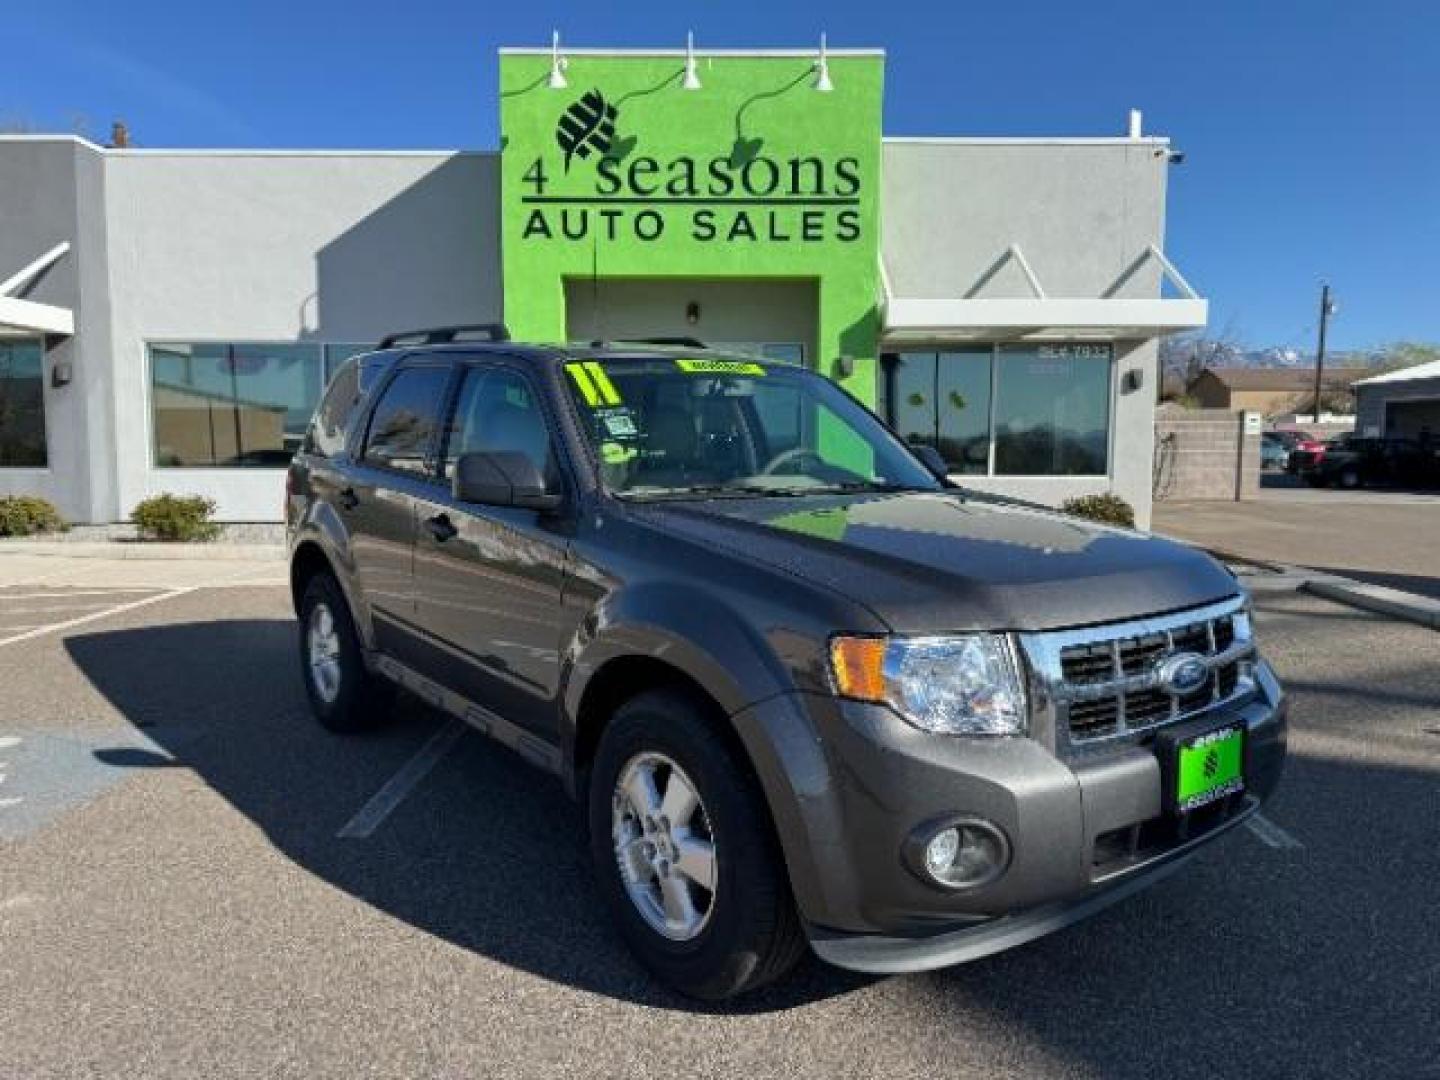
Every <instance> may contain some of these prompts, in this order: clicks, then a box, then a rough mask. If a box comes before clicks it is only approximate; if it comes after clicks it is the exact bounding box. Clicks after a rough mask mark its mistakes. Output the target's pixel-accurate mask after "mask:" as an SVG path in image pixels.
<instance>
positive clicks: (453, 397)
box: [377, 354, 579, 509]
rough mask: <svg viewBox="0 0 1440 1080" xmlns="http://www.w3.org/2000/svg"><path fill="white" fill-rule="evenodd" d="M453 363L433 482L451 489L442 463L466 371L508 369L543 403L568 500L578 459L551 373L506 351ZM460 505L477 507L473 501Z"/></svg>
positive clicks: (557, 471) (561, 492) (433, 464)
mask: <svg viewBox="0 0 1440 1080" xmlns="http://www.w3.org/2000/svg"><path fill="white" fill-rule="evenodd" d="M454 363H455V374H454V376H453V378H452V379H451V382H450V387H449V389H448V390H447V391H446V398H445V415H444V421H443V423H442V425H441V429H440V431H441V439H440V440H439V443H438V445H437V448H436V454H435V459H434V460H433V461H432V462H431V469H430V475H431V477H432V479H433V480H434V482H435V483H436V484H437V485H440V486H442V487H444V488H445V490H446V491H447V493H448V492H449V490H450V478H449V477H446V476H445V475H443V473H442V472H441V465H442V464H443V462H444V454H445V451H446V450H447V449H448V448H449V445H450V427H451V424H452V423H453V422H454V419H455V410H456V409H458V408H459V407H460V393H461V391H462V390H463V389H464V387H465V377H466V375H467V374H469V372H471V371H477V370H478V371H505V372H508V373H510V374H513V375H516V376H518V377H519V378H520V380H521V381H522V382H524V383H525V385H526V386H527V387H528V388H529V390H530V392H531V393H532V394H534V395H535V400H536V401H538V402H539V404H540V415H541V418H542V419H543V420H544V422H545V431H546V433H547V434H548V435H549V436H550V452H551V455H552V456H553V457H554V460H555V476H556V479H557V480H558V481H559V485H560V490H559V491H558V492H557V493H556V494H559V495H560V496H561V498H562V499H564V500H565V502H566V503H569V502H570V499H571V493H572V492H573V491H575V490H577V488H578V487H579V482H578V480H577V479H576V475H577V474H576V471H575V461H574V458H573V456H572V453H571V450H570V441H569V439H568V438H567V437H566V430H567V429H566V428H565V426H564V417H563V415H562V413H561V412H560V410H559V407H558V405H557V402H556V400H555V398H554V397H553V396H552V390H553V389H554V388H553V386H552V384H551V382H550V379H549V377H548V375H549V374H550V373H546V372H542V371H540V370H539V369H538V368H536V367H533V366H530V365H526V364H524V363H520V362H517V361H516V359H515V358H514V357H512V356H509V355H507V354H498V355H486V356H474V355H471V356H460V357H457V358H455V361H454ZM562 389H563V387H562ZM377 400H378V396H377ZM457 505H459V506H462V507H470V508H471V509H474V504H472V503H462V504H457ZM492 509H493V508H492Z"/></svg>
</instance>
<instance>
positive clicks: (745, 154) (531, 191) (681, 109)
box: [500, 54, 884, 402]
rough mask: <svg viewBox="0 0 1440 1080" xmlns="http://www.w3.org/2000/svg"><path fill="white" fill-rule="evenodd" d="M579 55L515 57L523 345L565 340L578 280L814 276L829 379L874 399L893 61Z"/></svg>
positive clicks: (515, 300) (513, 254) (512, 312)
mask: <svg viewBox="0 0 1440 1080" xmlns="http://www.w3.org/2000/svg"><path fill="white" fill-rule="evenodd" d="M829 65H830V73H831V78H832V80H833V82H834V90H833V91H831V92H828V93H822V92H819V91H817V90H815V89H814V82H815V74H814V61H813V58H810V57H803V56H792V57H778V56H774V57H761V56H718V57H714V58H709V57H702V58H701V59H700V61H699V69H698V74H699V77H700V80H701V83H702V87H701V89H698V90H685V89H682V85H681V84H682V80H683V77H684V70H685V60H684V58H683V57H677V56H666V57H655V56H591V55H584V54H581V55H575V56H573V57H571V59H570V62H569V67H568V69H567V71H566V77H567V79H568V82H569V86H568V88H566V89H552V88H550V86H549V85H548V76H549V73H550V59H549V57H548V56H545V55H535V54H503V55H502V56H501V63H500V103H501V104H500V110H501V115H500V120H501V136H502V139H501V146H502V154H501V203H502V213H501V219H502V249H503V264H504V276H505V319H506V322H507V323H508V324H509V326H510V329H511V331H512V333H513V334H514V335H515V336H516V337H517V338H520V339H524V340H534V341H561V340H564V338H565V336H566V318H565V282H566V280H567V279H578V280H589V279H590V278H591V277H592V276H593V277H598V278H600V279H619V278H630V279H634V278H663V279H677V278H678V279H685V278H689V279H699V280H712V279H720V278H725V279H748V280H757V281H760V280H765V279H770V280H797V279H798V280H812V281H815V282H816V283H817V285H818V290H817V291H818V297H819V299H818V303H819V310H818V311H817V312H816V313H815V316H816V318H815V322H816V325H817V327H818V332H817V336H818V340H817V341H814V342H811V343H809V345H810V353H809V355H810V357H811V360H812V363H813V366H815V367H816V368H817V369H818V370H819V371H821V372H823V373H824V374H827V375H832V376H834V375H837V374H838V370H837V358H839V357H841V356H847V357H851V358H853V360H854V367H853V373H852V374H851V375H849V376H848V377H847V378H845V379H844V380H843V382H844V384H845V385H846V387H847V389H849V390H850V391H851V392H852V393H854V394H856V396H858V397H860V398H861V399H862V400H864V401H867V402H873V401H874V398H875V389H876V378H875V363H876V339H877V331H878V313H877V306H876V305H877V300H878V296H879V281H878V275H879V243H880V236H879V227H880V222H879V194H880V192H879V188H880V145H881V101H882V95H883V83H884V61H883V58H882V57H881V56H879V55H873V56H868V55H867V56H838V57H832V58H831V59H830V60H829Z"/></svg>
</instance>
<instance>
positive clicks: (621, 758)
mask: <svg viewBox="0 0 1440 1080" xmlns="http://www.w3.org/2000/svg"><path fill="white" fill-rule="evenodd" d="M589 823H590V849H591V857H592V859H593V861H594V865H595V873H596V877H597V879H598V883H599V886H600V890H601V892H602V894H603V895H604V897H605V900H606V902H607V904H608V905H609V907H610V909H611V912H612V914H613V915H614V917H615V920H616V922H617V923H618V925H619V928H620V932H621V935H622V936H623V937H624V939H625V941H626V944H628V945H629V946H630V948H631V950H632V951H633V952H634V953H635V955H636V956H637V957H638V958H639V959H640V961H641V962H642V963H643V964H644V965H645V966H646V967H647V968H649V969H650V970H651V971H652V972H653V973H654V974H655V975H656V976H657V977H659V978H660V979H661V980H662V981H663V982H665V983H667V984H668V985H670V986H671V987H673V988H674V989H676V990H678V991H679V992H680V993H682V994H685V995H687V996H689V997H694V998H700V999H703V1000H707V1001H720V1000H724V999H726V998H731V997H735V996H736V995H738V994H742V993H745V992H746V991H749V990H753V989H755V988H757V987H759V986H762V985H764V984H765V983H768V982H771V981H773V980H775V979H778V978H779V977H781V976H782V975H784V974H785V973H786V972H788V971H789V970H790V968H792V967H793V966H794V965H795V963H796V961H798V960H799V958H800V956H801V955H802V954H803V952H804V950H805V937H804V934H803V932H802V930H801V928H800V921H799V916H798V915H797V913H796V910H795V902H794V900H793V898H792V897H791V895H790V889H789V884H788V882H787V881H786V878H785V873H784V864H783V861H782V859H781V857H780V852H779V850H778V846H777V844H776V841H775V837H774V834H773V830H772V828H771V826H770V821H769V816H768V812H767V809H766V804H765V799H764V796H763V794H762V793H761V791H760V789H759V786H758V785H757V784H756V782H755V780H754V779H753V777H752V776H751V775H750V773H749V771H748V770H747V769H746V768H745V766H744V763H743V762H742V761H741V760H739V755H738V753H737V752H736V750H735V749H733V748H732V747H731V746H730V745H729V744H728V742H727V741H726V740H725V739H724V737H723V736H722V735H721V733H720V732H719V731H717V730H716V729H715V727H714V726H713V725H712V724H711V722H710V721H709V719H708V718H707V717H706V715H705V713H704V711H703V710H702V709H701V708H700V707H699V706H698V704H697V703H696V702H695V701H694V700H693V699H692V698H691V697H689V696H688V695H686V694H683V693H680V692H677V691H673V690H656V691H648V692H646V693H643V694H640V695H639V696H637V697H635V698H633V699H631V700H630V701H628V702H626V703H625V704H624V705H622V706H621V707H620V709H619V710H618V711H617V712H616V714H615V716H614V718H613V719H612V720H611V722H610V724H609V725H608V727H607V728H606V730H605V733H604V735H603V736H602V738H601V741H600V746H599V748H598V750H597V752H596V757H595V764H594V768H593V769H592V770H591V780H590V794H589Z"/></svg>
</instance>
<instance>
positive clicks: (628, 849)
mask: <svg viewBox="0 0 1440 1080" xmlns="http://www.w3.org/2000/svg"><path fill="white" fill-rule="evenodd" d="M611 806H612V817H611V835H612V837H613V839H614V842H615V860H616V862H617V863H618V864H619V867H620V877H621V880H622V881H623V882H624V885H625V891H626V892H627V893H628V894H629V896H630V900H631V902H632V903H633V904H634V905H635V909H636V910H637V911H639V913H640V916H641V917H642V918H643V919H644V920H645V922H646V923H647V924H648V925H649V926H650V928H651V929H652V930H654V931H655V932H656V933H658V934H661V935H663V936H664V937H666V938H669V939H670V940H671V941H692V940H694V939H695V938H696V937H698V936H699V935H700V933H701V932H702V931H703V930H704V929H705V927H706V926H707V925H708V924H709V922H710V918H711V916H712V915H713V914H714V913H715V897H716V884H717V880H718V871H719V862H718V859H717V856H716V851H715V840H714V836H713V834H712V833H711V831H710V819H709V817H708V816H707V815H706V813H705V806H704V804H703V803H702V802H701V800H700V794H699V789H698V788H697V787H696V786H695V783H694V781H692V780H691V779H690V777H689V776H687V775H686V774H685V771H684V770H683V769H681V768H680V766H679V765H677V764H676V763H675V762H674V761H672V760H671V759H670V758H668V757H666V756H665V755H664V754H660V753H654V752H646V753H642V754H637V755H636V756H635V757H633V758H631V759H630V761H629V762H628V763H627V764H626V766H625V768H624V769H622V770H621V772H620V778H619V780H618V781H617V783H616V785H615V794H614V797H613V799H612V800H611Z"/></svg>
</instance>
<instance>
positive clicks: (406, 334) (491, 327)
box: [376, 323, 510, 349]
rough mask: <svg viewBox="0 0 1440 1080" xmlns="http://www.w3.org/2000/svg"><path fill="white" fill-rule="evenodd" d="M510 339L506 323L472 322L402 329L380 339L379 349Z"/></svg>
mask: <svg viewBox="0 0 1440 1080" xmlns="http://www.w3.org/2000/svg"><path fill="white" fill-rule="evenodd" d="M477 338H478V339H479V340H480V341H509V340H510V331H509V330H508V329H507V328H506V326H505V324H504V323H471V324H469V325H466V326H434V327H431V328H430V329H428V330H402V331H400V332H399V333H398V334H387V335H386V336H385V337H383V338H381V339H380V344H379V345H377V346H376V348H377V349H390V348H393V347H394V346H396V345H448V344H450V343H451V342H452V341H472V340H476V339H477Z"/></svg>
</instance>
